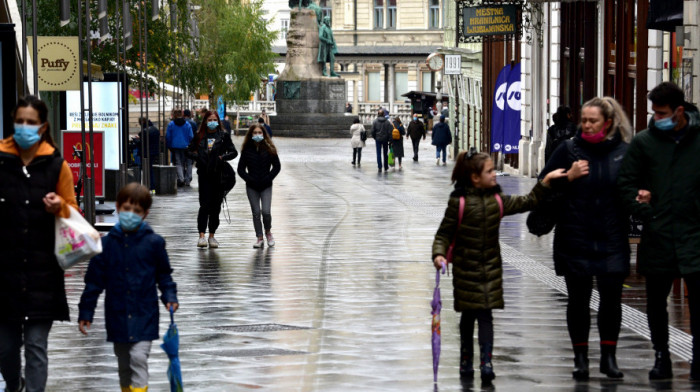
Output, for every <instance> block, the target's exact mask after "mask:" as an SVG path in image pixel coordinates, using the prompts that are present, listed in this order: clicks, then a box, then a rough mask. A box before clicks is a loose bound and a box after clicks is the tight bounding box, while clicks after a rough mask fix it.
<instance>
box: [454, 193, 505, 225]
mask: <svg viewBox="0 0 700 392" xmlns="http://www.w3.org/2000/svg"><path fill="white" fill-rule="evenodd" d="M493 197H495V198H496V201H497V202H498V209H499V211H500V215H499V219H503V199H502V198H501V195H499V194H498V193H494V194H493ZM460 219H461V216H460Z"/></svg>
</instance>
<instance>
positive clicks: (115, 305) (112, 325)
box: [78, 182, 178, 392]
mask: <svg viewBox="0 0 700 392" xmlns="http://www.w3.org/2000/svg"><path fill="white" fill-rule="evenodd" d="M152 201H153V199H152V198H151V194H150V192H149V191H148V189H147V188H146V187H145V186H143V185H141V184H138V183H135V182H132V183H131V184H129V185H127V186H125V187H124V188H122V189H121V190H120V191H119V193H118V194H117V211H118V213H119V223H117V224H116V225H115V226H114V227H113V228H112V229H111V230H110V231H109V234H107V236H105V237H102V249H103V252H102V253H101V254H99V255H98V256H95V257H94V258H93V259H92V260H90V264H89V265H88V269H87V272H86V273H85V288H84V289H83V294H82V296H81V297H80V304H79V305H78V309H79V310H80V315H79V316H78V329H79V330H80V332H81V333H82V334H83V335H87V334H88V330H89V329H90V326H91V325H92V321H93V318H94V315H95V308H96V307H97V299H98V298H99V297H100V294H102V292H103V291H105V292H106V293H105V326H106V329H107V341H108V342H112V344H113V345H114V354H115V355H116V356H117V364H118V367H119V385H120V387H121V391H122V392H146V391H147V390H148V355H149V353H150V352H151V343H152V341H153V340H156V339H158V337H159V335H158V317H159V311H158V292H157V291H156V286H157V288H158V289H159V290H160V293H161V297H160V299H161V302H163V305H165V308H166V309H168V310H170V309H172V311H173V312H174V311H176V310H177V308H178V301H177V287H176V284H175V282H174V281H173V278H172V276H171V274H172V272H173V269H172V268H171V267H170V261H169V260H168V253H167V251H166V250H165V240H164V239H163V237H161V236H159V235H158V234H156V233H154V232H153V229H151V227H150V226H149V225H148V223H146V222H145V221H144V219H145V218H146V217H147V216H148V212H149V210H150V208H151V204H152Z"/></svg>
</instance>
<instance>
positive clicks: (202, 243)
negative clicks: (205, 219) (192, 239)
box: [197, 237, 207, 248]
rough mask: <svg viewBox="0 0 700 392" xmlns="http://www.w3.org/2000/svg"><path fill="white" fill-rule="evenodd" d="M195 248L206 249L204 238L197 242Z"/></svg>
mask: <svg viewBox="0 0 700 392" xmlns="http://www.w3.org/2000/svg"><path fill="white" fill-rule="evenodd" d="M197 247H198V248H206V247H207V239H206V238H204V237H201V238H200V239H199V241H197Z"/></svg>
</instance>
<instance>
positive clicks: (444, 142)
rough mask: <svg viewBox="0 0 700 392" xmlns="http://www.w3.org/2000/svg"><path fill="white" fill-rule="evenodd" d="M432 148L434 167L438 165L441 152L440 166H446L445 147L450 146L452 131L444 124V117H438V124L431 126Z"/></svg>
mask: <svg viewBox="0 0 700 392" xmlns="http://www.w3.org/2000/svg"><path fill="white" fill-rule="evenodd" d="M432 139H433V142H432V143H433V146H435V158H437V160H436V161H435V164H436V165H439V164H440V152H442V166H445V165H447V146H448V145H450V144H452V131H450V126H449V125H447V123H446V122H445V116H440V122H438V123H437V124H435V125H434V126H433V136H432Z"/></svg>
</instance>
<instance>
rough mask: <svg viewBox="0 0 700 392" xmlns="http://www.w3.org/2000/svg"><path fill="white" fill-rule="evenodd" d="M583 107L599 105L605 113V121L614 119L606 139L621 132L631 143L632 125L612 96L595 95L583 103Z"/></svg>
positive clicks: (627, 141) (602, 112)
mask: <svg viewBox="0 0 700 392" xmlns="http://www.w3.org/2000/svg"><path fill="white" fill-rule="evenodd" d="M583 107H584V108H586V107H597V108H599V109H600V113H601V114H602V115H603V118H604V119H605V121H607V120H612V124H611V125H610V131H609V132H608V136H607V137H606V139H612V138H613V137H614V136H615V135H616V134H617V133H619V134H620V137H621V138H622V141H624V142H625V143H629V142H630V141H632V136H634V134H633V132H632V125H631V124H630V120H629V119H628V118H627V115H626V114H625V111H624V110H623V109H622V106H620V104H619V103H618V102H617V101H616V100H615V98H612V97H602V98H600V97H595V98H593V99H591V100H589V101H588V102H586V103H584V104H583Z"/></svg>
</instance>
